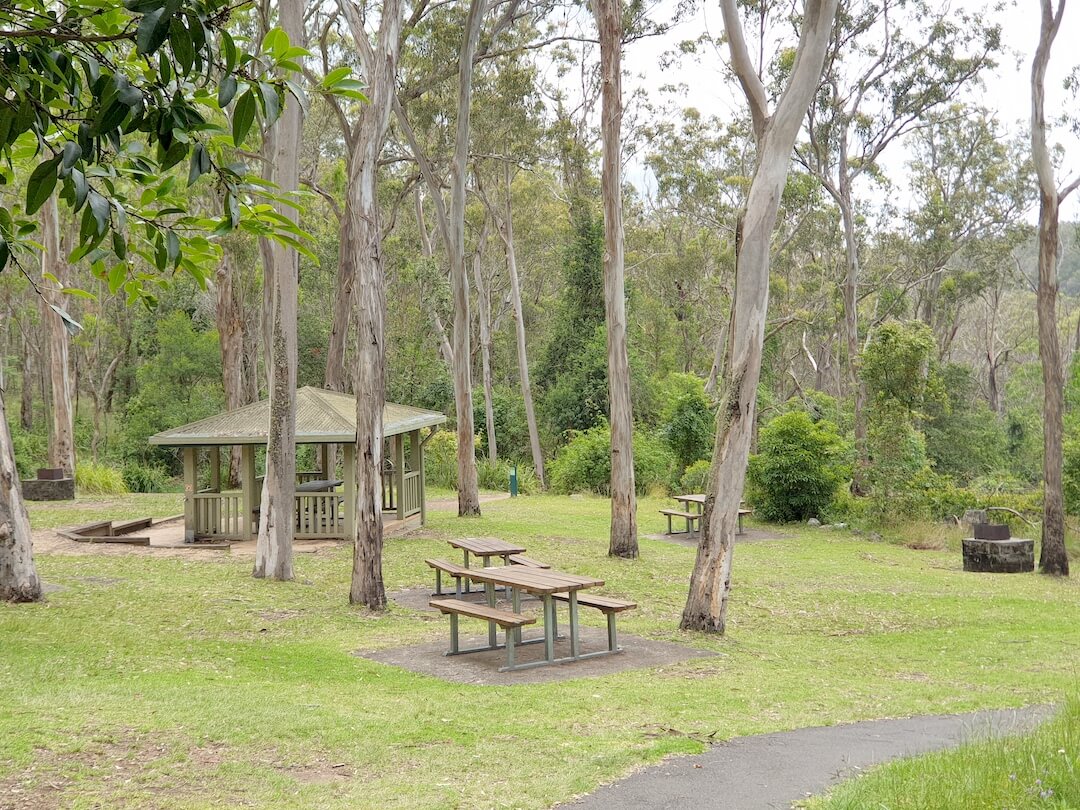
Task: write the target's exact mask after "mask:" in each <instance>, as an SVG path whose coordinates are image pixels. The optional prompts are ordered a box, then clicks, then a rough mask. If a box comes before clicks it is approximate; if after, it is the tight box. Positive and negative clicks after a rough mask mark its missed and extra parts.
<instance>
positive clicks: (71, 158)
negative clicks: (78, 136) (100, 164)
mask: <svg viewBox="0 0 1080 810" xmlns="http://www.w3.org/2000/svg"><path fill="white" fill-rule="evenodd" d="M81 157H82V147H81V146H79V145H78V144H77V143H75V141H68V142H67V143H65V144H64V151H63V153H62V157H61V160H60V164H61V165H62V166H63V167H64V170H65V171H68V170H70V169H71V167H72V166H74V165H75V162H76V161H77V160H78V159H79V158H81Z"/></svg>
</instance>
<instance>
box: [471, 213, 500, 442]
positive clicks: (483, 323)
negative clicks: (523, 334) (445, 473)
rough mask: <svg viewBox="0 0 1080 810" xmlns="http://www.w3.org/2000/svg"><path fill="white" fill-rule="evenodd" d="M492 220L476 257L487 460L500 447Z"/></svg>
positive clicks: (474, 275) (485, 221) (474, 256)
mask: <svg viewBox="0 0 1080 810" xmlns="http://www.w3.org/2000/svg"><path fill="white" fill-rule="evenodd" d="M488 225H489V221H488V220H487V219H486V218H485V219H484V227H483V228H481V229H480V239H479V241H478V243H477V245H476V253H474V254H473V262H472V265H473V283H474V284H476V309H477V318H478V320H479V321H480V369H481V377H482V381H483V384H484V423H485V424H484V427H485V429H486V430H487V446H488V459H489V460H491V461H493V462H494V461H498V460H499V445H498V441H497V438H496V436H495V405H494V399H495V392H494V387H493V385H492V382H491V344H492V339H491V289H490V286H489V285H488V284H487V283H485V281H484V251H485V249H486V246H487V238H488Z"/></svg>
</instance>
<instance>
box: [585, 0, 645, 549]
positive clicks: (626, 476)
mask: <svg viewBox="0 0 1080 810" xmlns="http://www.w3.org/2000/svg"><path fill="white" fill-rule="evenodd" d="M595 8H596V24H597V27H598V28H599V30H600V83H601V97H602V101H601V112H600V137H601V140H602V141H603V160H602V169H601V179H600V187H601V195H602V197H603V201H604V312H605V319H606V321H607V344H608V345H607V365H608V402H609V407H610V410H609V421H610V424H611V534H610V538H609V542H608V554H610V555H611V556H612V557H629V558H634V557H637V556H638V542H637V495H636V493H635V490H634V445H633V438H634V414H633V408H632V405H631V402H630V358H629V352H628V350H627V346H626V269H625V262H624V258H625V253H624V234H623V218H622V145H621V138H622V105H623V101H622V37H623V20H622V3H621V2H620V0H597V2H596V6H595Z"/></svg>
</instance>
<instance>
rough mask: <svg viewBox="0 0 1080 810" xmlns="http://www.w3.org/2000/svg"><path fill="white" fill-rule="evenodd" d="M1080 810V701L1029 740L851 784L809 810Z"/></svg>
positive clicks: (898, 766)
mask: <svg viewBox="0 0 1080 810" xmlns="http://www.w3.org/2000/svg"><path fill="white" fill-rule="evenodd" d="M997 807H1006V808H1011V809H1012V810H1020V809H1021V808H1075V807H1080V698H1078V697H1076V696H1075V695H1074V696H1073V697H1072V699H1071V700H1069V701H1068V702H1067V703H1066V705H1065V706H1064V708H1063V710H1062V712H1061V714H1060V715H1059V716H1058V717H1056V718H1055V719H1054V720H1052V721H1051V722H1049V723H1047V724H1045V725H1043V726H1041V727H1040V728H1038V729H1037V730H1036V731H1034V732H1032V733H1030V734H1023V735H1019V736H1015V737H1006V738H1003V739H995V740H989V741H982V742H974V743H970V744H968V745H964V746H962V747H960V748H957V749H956V750H953V751H943V752H940V753H935V754H927V755H925V756H920V757H913V758H910V759H902V760H897V761H896V762H891V763H888V764H887V765H883V766H881V767H880V768H876V769H874V770H872V771H870V772H868V773H867V774H866V775H865V776H862V777H860V778H858V779H853V780H851V781H849V782H845V783H843V784H841V785H840V786H838V787H837V788H835V789H834V790H833V791H832V793H831V794H830V795H829V796H827V797H825V798H822V799H815V800H814V801H811V802H809V803H808V804H807V808H809V810H863V809H864V808H876V809H877V810H939V809H940V810H985V808H997Z"/></svg>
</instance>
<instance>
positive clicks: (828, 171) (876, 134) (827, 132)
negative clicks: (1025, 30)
mask: <svg viewBox="0 0 1080 810" xmlns="http://www.w3.org/2000/svg"><path fill="white" fill-rule="evenodd" d="M1000 47H1001V43H1000V30H999V28H998V26H996V25H991V24H989V23H987V22H986V21H985V20H984V18H983V16H982V14H981V13H974V14H972V13H969V12H966V11H962V10H959V9H956V8H953V7H944V6H939V5H936V4H933V3H930V2H927V0H855V2H851V3H845V4H844V5H843V6H842V8H841V10H840V13H839V14H838V15H837V18H836V20H835V23H834V27H833V33H832V37H831V39H830V42H829V49H828V51H827V53H826V57H825V67H824V70H823V76H822V80H821V87H820V90H819V92H817V93H816V94H815V96H814V99H813V101H812V103H811V105H810V110H809V118H808V122H807V140H806V142H805V143H802V144H800V145H799V147H798V149H797V150H796V155H797V159H798V160H799V162H800V163H802V164H803V166H805V167H806V169H807V170H808V171H809V172H811V173H812V174H813V175H814V176H815V177H817V179H818V180H819V181H820V182H821V184H822V186H823V187H824V188H825V190H826V191H827V192H828V194H829V195H830V196H831V197H832V198H833V200H835V202H836V205H837V206H838V207H839V209H840V219H841V222H842V224H843V229H844V244H845V258H846V261H845V268H844V277H843V293H844V336H845V341H844V342H845V346H846V350H847V370H848V374H847V378H848V385H849V387H850V391H851V393H852V394H853V395H854V401H855V443H856V447H857V450H858V454H859V459H860V462H861V463H860V467H861V466H863V465H864V464H865V460H866V419H865V407H866V392H865V389H864V387H863V386H862V384H861V383H860V382H859V373H858V358H859V351H860V346H859V315H858V308H859V301H860V296H859V283H860V255H859V254H860V239H861V235H860V233H859V227H860V223H859V216H858V211H857V205H856V203H857V190H856V187H857V184H858V183H859V182H860V181H862V180H863V179H865V178H874V177H875V176H877V175H879V174H880V172H881V167H880V163H879V161H880V159H881V156H882V154H883V153H884V152H885V150H886V149H888V148H889V146H891V145H892V144H893V143H895V142H897V141H898V140H899V139H901V138H903V137H904V136H905V135H906V134H907V133H910V132H912V131H914V130H915V129H917V128H919V127H921V126H923V125H924V123H925V119H926V116H927V115H929V114H931V113H933V112H935V111H937V110H940V109H942V108H943V107H945V106H946V105H948V104H950V103H951V102H952V101H953V99H955V98H956V97H957V95H958V94H959V93H960V92H961V91H962V90H963V89H965V88H966V87H969V86H970V85H972V84H973V83H974V82H975V81H977V80H978V77H979V75H980V74H981V73H982V72H983V71H984V70H985V69H986V68H988V67H990V66H992V65H993V57H994V54H995V53H996V52H997V51H998V50H999V48H1000ZM861 479H862V476H861V473H860V472H859V471H857V473H856V482H855V483H856V487H857V488H858V487H860V486H861V483H860V482H861Z"/></svg>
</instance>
